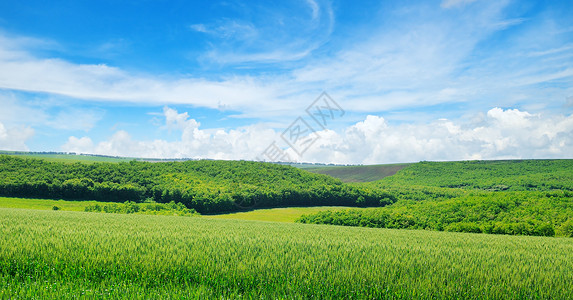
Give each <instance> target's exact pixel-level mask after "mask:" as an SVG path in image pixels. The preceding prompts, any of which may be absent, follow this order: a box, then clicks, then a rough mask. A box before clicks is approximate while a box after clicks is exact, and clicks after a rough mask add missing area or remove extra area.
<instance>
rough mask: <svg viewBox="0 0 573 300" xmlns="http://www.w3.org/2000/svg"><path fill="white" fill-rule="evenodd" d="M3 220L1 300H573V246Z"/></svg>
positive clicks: (148, 220)
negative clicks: (94, 299) (83, 299)
mask: <svg viewBox="0 0 573 300" xmlns="http://www.w3.org/2000/svg"><path fill="white" fill-rule="evenodd" d="M0 220H2V222H1V223H0V245H4V246H3V247H0V298H9V299H10V298H60V299H63V298H77V297H82V296H85V297H97V298H167V297H169V298H183V297H189V298H202V299H205V298H218V299H221V298H227V299H233V298H240V297H243V298H265V299H267V298H269V299H276V298H288V299H310V298H314V299H317V298H318V299H321V298H322V299H333V298H345V299H349V298H359V299H366V298H376V299H413V298H415V299H436V298H445V299H459V298H467V299H484V298H489V299H492V298H495V299H525V298H527V299H540V298H541V299H549V298H551V299H571V298H572V297H573V290H572V289H571V285H570V284H571V282H572V281H573V239H562V238H543V237H518V236H515V237H512V236H494V235H474V234H460V233H446V232H432V231H408V230H389V229H370V228H351V227H333V226H320V225H303V224H288V223H267V222H252V221H241V220H212V219H205V218H177V217H163V216H142V215H107V214H90V213H78V212H62V211H39V210H35V211H34V210H16V209H0ZM556 262H558V263H556Z"/></svg>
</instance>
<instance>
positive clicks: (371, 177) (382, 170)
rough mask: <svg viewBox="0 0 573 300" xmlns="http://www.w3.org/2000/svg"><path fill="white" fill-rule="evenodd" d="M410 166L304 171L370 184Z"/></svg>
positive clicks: (307, 169) (319, 168) (312, 169)
mask: <svg viewBox="0 0 573 300" xmlns="http://www.w3.org/2000/svg"><path fill="white" fill-rule="evenodd" d="M409 165H411V164H390V165H371V166H328V167H306V168H304V170H306V171H309V172H313V173H318V174H325V175H330V176H332V177H335V178H338V179H340V180H342V181H343V182H370V181H376V180H380V179H382V178H385V177H388V176H392V175H394V174H396V172H398V171H400V170H402V169H403V168H405V167H407V166H409Z"/></svg>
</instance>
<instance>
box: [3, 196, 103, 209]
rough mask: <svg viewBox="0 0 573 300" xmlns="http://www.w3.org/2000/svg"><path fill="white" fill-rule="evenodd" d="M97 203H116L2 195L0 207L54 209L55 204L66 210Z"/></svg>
mask: <svg viewBox="0 0 573 300" xmlns="http://www.w3.org/2000/svg"><path fill="white" fill-rule="evenodd" d="M95 204H99V205H106V204H114V203H113V202H100V201H66V200H50V199H26V198H7V197H0V208H23V209H41V210H52V209H53V208H54V206H57V207H58V208H59V209H60V210H64V211H84V210H85V208H86V207H88V206H90V205H95Z"/></svg>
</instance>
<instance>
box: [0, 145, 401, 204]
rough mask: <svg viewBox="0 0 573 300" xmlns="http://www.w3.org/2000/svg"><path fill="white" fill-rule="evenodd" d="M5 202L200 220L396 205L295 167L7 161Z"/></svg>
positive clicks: (2, 158)
mask: <svg viewBox="0 0 573 300" xmlns="http://www.w3.org/2000/svg"><path fill="white" fill-rule="evenodd" d="M0 196H8V197H30V198H47V199H65V200H97V201H108V202H122V203H123V202H125V201H133V202H144V201H146V200H147V201H148V202H149V201H154V202H158V203H169V202H176V203H182V204H183V205H185V206H186V207H187V208H192V209H195V210H197V211H198V212H200V213H218V212H228V211H239V210H244V209H248V208H258V207H280V206H294V205H296V206H315V205H344V206H384V205H388V204H391V203H393V202H394V201H395V200H396V198H395V197H394V196H392V195H391V194H390V193H388V192H385V191H383V190H381V189H377V188H372V187H368V186H363V187H361V186H352V185H348V184H344V183H342V182H341V181H340V180H338V179H335V178H332V177H329V176H326V175H319V174H312V173H309V172H306V171H303V170H300V169H297V168H294V167H290V166H284V165H276V164H270V163H261V162H250V161H213V160H199V161H185V162H161V163H150V162H136V161H131V162H121V163H92V164H86V163H65V162H49V161H44V160H39V159H23V158H18V157H14V156H9V155H0Z"/></svg>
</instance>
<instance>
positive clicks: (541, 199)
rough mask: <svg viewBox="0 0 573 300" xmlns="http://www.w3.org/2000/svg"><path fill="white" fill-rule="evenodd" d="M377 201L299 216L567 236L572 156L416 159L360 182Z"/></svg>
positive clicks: (572, 212)
mask: <svg viewBox="0 0 573 300" xmlns="http://www.w3.org/2000/svg"><path fill="white" fill-rule="evenodd" d="M361 186H369V187H371V188H372V189H381V190H386V191H388V192H390V193H391V194H392V195H395V196H396V198H397V201H396V202H395V203H394V204H392V205H389V206H386V207H383V208H373V209H350V210H343V211H336V212H330V211H325V212H320V213H316V214H312V215H306V216H303V217H301V218H300V219H299V220H298V221H299V222H302V223H315V224H334V225H348V226H364V227H381V228H406V229H430V230H445V231H461V232H476V233H496V234H517V235H543V236H570V237H571V236H573V160H522V161H466V162H421V163H417V164H413V165H411V166H409V167H407V168H405V169H403V170H401V171H399V172H398V173H397V174H396V175H394V176H390V177H387V178H384V179H382V180H379V181H376V182H371V183H364V184H361Z"/></svg>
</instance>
